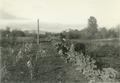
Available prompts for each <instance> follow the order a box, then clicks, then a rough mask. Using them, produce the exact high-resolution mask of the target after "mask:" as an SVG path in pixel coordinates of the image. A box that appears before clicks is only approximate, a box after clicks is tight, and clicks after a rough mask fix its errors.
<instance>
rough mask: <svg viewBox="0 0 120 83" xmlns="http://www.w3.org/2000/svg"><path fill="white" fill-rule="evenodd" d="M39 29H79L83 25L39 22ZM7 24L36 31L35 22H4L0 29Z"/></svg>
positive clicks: (13, 27)
mask: <svg viewBox="0 0 120 83" xmlns="http://www.w3.org/2000/svg"><path fill="white" fill-rule="evenodd" d="M39 25H40V26H39V27H40V31H41V33H42V32H43V33H44V32H46V31H47V32H61V31H63V30H68V29H78V30H81V29H83V28H84V27H85V25H80V24H60V23H40V24H39ZM7 26H9V27H10V28H11V29H18V30H19V29H20V30H29V31H33V32H34V31H37V23H8V24H7V23H4V24H0V29H3V28H6V27H7Z"/></svg>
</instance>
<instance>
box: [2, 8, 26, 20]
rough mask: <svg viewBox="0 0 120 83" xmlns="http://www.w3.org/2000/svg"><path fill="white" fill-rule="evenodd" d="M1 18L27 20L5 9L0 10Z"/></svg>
mask: <svg viewBox="0 0 120 83" xmlns="http://www.w3.org/2000/svg"><path fill="white" fill-rule="evenodd" d="M0 19H3V20H25V19H27V18H23V17H17V16H15V15H13V14H10V13H8V12H6V11H4V10H0Z"/></svg>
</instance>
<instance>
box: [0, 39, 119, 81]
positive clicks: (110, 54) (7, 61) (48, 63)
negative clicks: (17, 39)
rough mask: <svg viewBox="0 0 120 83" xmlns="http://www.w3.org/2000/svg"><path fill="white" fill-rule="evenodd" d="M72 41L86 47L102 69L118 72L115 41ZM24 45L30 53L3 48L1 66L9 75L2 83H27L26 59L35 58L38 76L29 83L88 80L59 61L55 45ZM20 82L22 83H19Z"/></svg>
mask: <svg viewBox="0 0 120 83" xmlns="http://www.w3.org/2000/svg"><path fill="white" fill-rule="evenodd" d="M71 41H72V42H82V43H85V45H86V51H87V54H88V55H90V56H91V57H93V58H95V59H96V60H97V61H99V62H100V63H101V64H102V65H103V67H113V68H115V69H116V70H118V71H119V72H120V66H118V65H120V64H119V63H118V62H119V61H120V54H119V49H120V46H119V41H118V40H116V39H115V40H94V41H93V40H92V41H91V40H88V41H85V40H71ZM30 44H32V47H29V45H30ZM27 45H28V49H29V50H30V51H28V52H25V49H26V47H24V46H25V44H24V43H23V44H22V43H20V44H18V45H15V46H12V47H3V48H2V58H3V66H4V65H6V66H7V67H6V68H7V70H8V71H9V73H8V72H7V73H6V75H5V77H4V79H5V80H6V82H5V81H4V83H10V82H11V83H14V81H15V83H28V81H29V80H30V74H29V72H28V69H27V66H26V65H25V64H26V62H27V61H28V59H29V58H28V57H29V56H37V61H36V62H35V66H36V69H37V70H36V71H37V72H35V77H34V78H35V79H34V80H33V82H32V83H59V80H61V79H62V81H63V82H62V83H68V82H69V83H70V82H71V83H87V79H86V78H85V77H84V76H83V75H81V73H78V72H77V71H76V70H75V69H74V67H72V66H71V64H70V63H69V64H68V63H65V61H64V60H63V59H62V58H60V56H59V55H58V54H57V51H56V49H55V46H54V43H52V42H43V43H40V45H36V44H35V43H28V44H27ZM21 49H22V54H20V55H19V56H22V58H21V59H19V61H18V62H17V61H16V56H18V54H19V51H20V50H21ZM20 72H23V73H20ZM11 75H12V76H11ZM7 76H8V77H7ZM6 77H7V78H6ZM21 79H22V81H18V80H21ZM16 80H17V81H18V82H17V81H16ZM36 80H37V81H36ZM26 81H27V82H26ZM29 82H31V81H29Z"/></svg>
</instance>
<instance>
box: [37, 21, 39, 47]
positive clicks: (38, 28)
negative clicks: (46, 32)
mask: <svg viewBox="0 0 120 83" xmlns="http://www.w3.org/2000/svg"><path fill="white" fill-rule="evenodd" d="M37 28H38V29H37V30H38V32H37V44H38V45H39V19H37Z"/></svg>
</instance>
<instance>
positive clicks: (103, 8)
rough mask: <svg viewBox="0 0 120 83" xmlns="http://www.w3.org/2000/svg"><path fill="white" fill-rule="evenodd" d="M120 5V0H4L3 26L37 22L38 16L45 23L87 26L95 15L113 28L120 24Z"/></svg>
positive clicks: (0, 2)
mask: <svg viewBox="0 0 120 83" xmlns="http://www.w3.org/2000/svg"><path fill="white" fill-rule="evenodd" d="M119 4H120V0H0V25H3V24H5V25H7V24H11V23H13V24H14V23H15V24H16V23H19V24H24V23H32V22H33V23H35V22H36V19H38V18H39V20H40V22H41V23H42V22H44V23H61V24H80V25H87V20H88V18H89V17H90V16H94V17H96V19H97V21H98V25H99V26H101V27H104V26H106V27H107V28H110V27H114V26H116V25H118V24H120V5H119ZM48 28H49V27H48ZM74 28H75V27H73V29H74ZM57 30H59V29H58V28H56V31H57Z"/></svg>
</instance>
